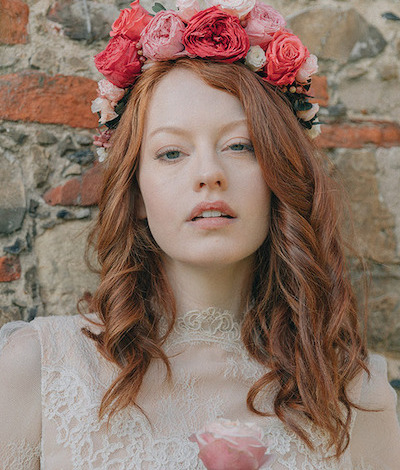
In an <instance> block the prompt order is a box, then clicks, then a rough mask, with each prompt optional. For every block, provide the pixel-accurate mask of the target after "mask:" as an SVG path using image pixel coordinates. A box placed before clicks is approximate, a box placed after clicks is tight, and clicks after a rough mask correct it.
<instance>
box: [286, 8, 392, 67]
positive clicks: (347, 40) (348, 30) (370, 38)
mask: <svg viewBox="0 0 400 470" xmlns="http://www.w3.org/2000/svg"><path fill="white" fill-rule="evenodd" d="M289 24H290V27H291V28H292V29H293V31H294V33H295V34H297V35H299V37H301V39H302V41H303V42H304V44H305V45H306V46H307V47H308V48H309V49H310V51H311V52H312V53H313V54H316V55H317V56H318V57H319V58H320V59H329V60H337V61H339V62H341V63H345V62H348V61H356V60H359V59H362V58H365V57H375V56H377V55H378V54H379V53H380V52H382V50H383V49H384V48H385V46H386V41H385V39H384V37H383V35H382V34H381V33H380V32H379V30H378V29H377V28H375V27H374V26H372V25H371V24H369V23H368V22H367V21H365V19H364V18H363V17H362V16H361V15H360V14H359V13H358V12H357V11H356V10H355V9H353V8H350V9H345V10H343V9H340V8H335V7H328V6H323V7H320V8H318V7H317V8H316V7H312V8H308V9H305V10H303V11H301V12H300V13H298V14H295V15H293V16H291V17H290V21H289ZM310 24H312V25H313V27H312V28H310Z"/></svg>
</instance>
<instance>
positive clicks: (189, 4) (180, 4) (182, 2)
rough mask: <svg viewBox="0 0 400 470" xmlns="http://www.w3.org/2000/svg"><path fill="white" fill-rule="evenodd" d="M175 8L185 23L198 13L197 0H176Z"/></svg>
mask: <svg viewBox="0 0 400 470" xmlns="http://www.w3.org/2000/svg"><path fill="white" fill-rule="evenodd" d="M176 7H177V9H178V15H179V17H180V18H181V19H182V20H183V21H186V23H187V22H188V21H189V20H190V18H191V17H192V16H193V15H195V14H196V13H198V12H199V11H200V5H199V2H198V0H176Z"/></svg>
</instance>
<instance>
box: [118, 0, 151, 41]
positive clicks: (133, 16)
mask: <svg viewBox="0 0 400 470" xmlns="http://www.w3.org/2000/svg"><path fill="white" fill-rule="evenodd" d="M130 7H131V8H130V9H129V8H125V9H124V10H121V13H120V15H119V17H118V18H117V19H116V20H115V21H114V23H113V24H112V27H111V28H112V31H111V32H110V36H117V35H118V34H123V35H124V36H126V37H127V38H129V39H132V41H138V40H139V38H140V33H141V32H142V31H143V29H144V28H145V26H146V25H147V23H149V21H150V20H151V18H152V17H151V15H149V13H148V12H147V10H145V9H144V8H143V7H142V6H141V5H139V0H135V1H134V2H132V3H131V5H130Z"/></svg>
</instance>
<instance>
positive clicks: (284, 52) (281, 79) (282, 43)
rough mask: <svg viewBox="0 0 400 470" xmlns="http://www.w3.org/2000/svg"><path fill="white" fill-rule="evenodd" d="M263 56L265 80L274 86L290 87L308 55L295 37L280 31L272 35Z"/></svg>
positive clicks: (287, 32)
mask: <svg viewBox="0 0 400 470" xmlns="http://www.w3.org/2000/svg"><path fill="white" fill-rule="evenodd" d="M265 55H266V58H267V63H266V65H265V68H264V71H265V73H266V75H267V77H266V80H267V81H268V82H270V83H273V84H274V85H290V84H291V83H293V82H294V79H295V77H296V74H297V72H298V70H299V69H300V67H301V66H302V64H303V62H304V61H305V60H306V59H307V57H309V55H310V53H309V52H308V50H307V48H306V47H305V46H304V45H303V44H302V42H301V41H300V39H299V38H298V37H297V36H296V35H294V34H293V33H290V32H289V31H286V30H280V31H277V32H276V33H275V34H274V35H273V37H272V41H271V42H270V43H269V44H268V47H267V50H266V52H265Z"/></svg>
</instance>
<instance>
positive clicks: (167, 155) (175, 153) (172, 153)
mask: <svg viewBox="0 0 400 470" xmlns="http://www.w3.org/2000/svg"><path fill="white" fill-rule="evenodd" d="M180 154H181V152H180V151H179V150H176V149H167V150H165V151H164V152H162V153H159V154H157V155H156V159H162V160H166V161H171V160H176V159H178V158H179V157H180Z"/></svg>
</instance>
